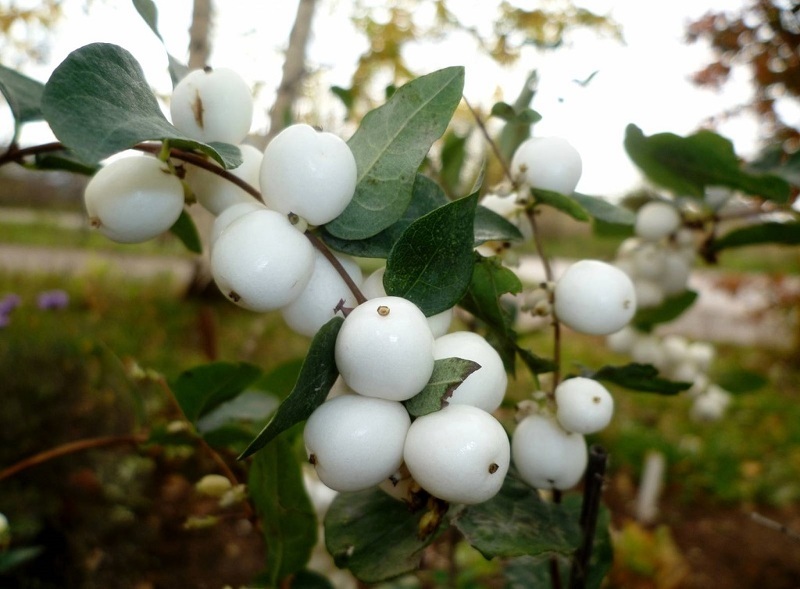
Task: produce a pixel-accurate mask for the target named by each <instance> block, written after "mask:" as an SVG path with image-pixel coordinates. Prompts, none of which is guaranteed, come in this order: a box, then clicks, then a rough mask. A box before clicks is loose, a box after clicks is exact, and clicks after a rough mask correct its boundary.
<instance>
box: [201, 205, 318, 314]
mask: <svg viewBox="0 0 800 589" xmlns="http://www.w3.org/2000/svg"><path fill="white" fill-rule="evenodd" d="M313 269H314V247H313V246H312V245H311V243H310V242H309V241H308V239H306V237H305V236H304V235H303V234H302V233H300V232H299V231H297V229H295V228H294V227H293V226H292V224H291V223H290V222H289V220H288V219H287V218H286V217H285V216H283V215H281V214H280V213H277V212H275V211H271V210H269V209H266V208H265V209H257V210H255V211H251V212H249V213H245V214H244V215H242V216H241V217H239V218H238V219H236V220H234V221H233V222H232V223H230V224H229V225H228V226H227V227H226V228H225V229H224V230H223V231H222V233H220V235H219V237H217V240H216V242H215V243H214V247H213V248H212V250H211V273H212V275H213V277H214V280H215V282H216V283H217V286H218V287H219V289H220V291H221V292H222V293H223V294H224V295H225V296H226V297H228V299H230V300H231V301H233V302H234V303H236V304H237V305H239V306H241V307H244V308H246V309H250V310H252V311H262V312H263V311H272V310H275V309H279V308H281V307H283V306H285V305H288V304H289V303H291V302H292V301H293V300H295V299H296V298H297V297H298V296H300V293H301V292H303V289H304V288H305V286H306V285H307V284H308V281H309V280H310V279H311V274H312V272H313Z"/></svg>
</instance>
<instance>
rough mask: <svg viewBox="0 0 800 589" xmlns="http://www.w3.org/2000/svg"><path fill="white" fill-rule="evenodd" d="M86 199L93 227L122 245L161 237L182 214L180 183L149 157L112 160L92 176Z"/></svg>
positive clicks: (87, 187) (162, 164) (134, 156)
mask: <svg viewBox="0 0 800 589" xmlns="http://www.w3.org/2000/svg"><path fill="white" fill-rule="evenodd" d="M83 197H84V204H85V205H86V212H87V213H88V215H89V219H90V222H91V224H92V226H93V227H96V228H97V229H98V230H99V231H100V232H101V233H102V234H103V235H105V236H106V237H108V238H109V239H112V240H113V241H118V242H120V243H140V242H143V241H147V240H149V239H153V238H154V237H157V236H159V235H161V234H162V233H164V232H165V231H167V230H168V229H169V228H170V227H172V225H173V224H174V223H175V221H177V220H178V217H180V215H181V212H182V211H183V185H182V184H181V181H180V180H179V179H178V178H177V177H176V176H174V175H173V174H171V173H170V172H169V170H168V169H167V166H166V164H164V162H162V161H160V160H159V159H157V158H155V157H152V156H149V155H141V156H139V155H132V156H125V157H121V158H119V159H115V160H112V161H111V162H110V163H108V164H106V165H105V166H103V167H102V168H100V169H99V170H98V171H97V172H96V173H95V175H94V176H92V178H91V179H90V180H89V183H88V184H87V185H86V190H85V191H84V195H83Z"/></svg>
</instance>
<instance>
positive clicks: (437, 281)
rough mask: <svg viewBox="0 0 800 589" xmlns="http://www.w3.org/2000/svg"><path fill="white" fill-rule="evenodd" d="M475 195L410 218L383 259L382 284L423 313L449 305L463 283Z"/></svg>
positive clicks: (466, 283) (466, 284)
mask: <svg viewBox="0 0 800 589" xmlns="http://www.w3.org/2000/svg"><path fill="white" fill-rule="evenodd" d="M477 203H478V194H477V193H475V194H472V195H470V196H466V197H464V198H460V199H458V200H456V201H453V202H451V203H449V204H446V205H444V206H442V207H439V208H438V209H436V210H435V211H432V212H430V213H428V214H427V215H425V216H423V217H420V218H419V219H417V220H416V221H414V222H413V223H412V224H411V225H409V226H408V228H407V229H406V230H405V231H404V232H403V234H402V235H401V236H400V239H398V240H397V243H395V244H394V247H393V248H392V251H391V252H389V257H388V258H387V259H386V273H385V274H384V277H383V284H384V286H385V287H386V293H387V294H389V295H394V296H400V297H403V298H406V299H408V300H410V301H411V302H413V303H414V304H416V305H417V306H418V307H419V308H420V309H422V312H423V313H425V315H426V316H431V315H435V314H436V313H440V312H442V311H444V310H445V309H449V308H450V307H452V306H454V305H455V304H456V303H458V301H459V300H460V299H461V297H463V296H464V293H465V292H466V291H467V288H468V287H469V283H470V279H471V277H472V268H473V266H474V261H473V260H474V258H473V247H472V244H473V231H474V224H475V207H476V206H477Z"/></svg>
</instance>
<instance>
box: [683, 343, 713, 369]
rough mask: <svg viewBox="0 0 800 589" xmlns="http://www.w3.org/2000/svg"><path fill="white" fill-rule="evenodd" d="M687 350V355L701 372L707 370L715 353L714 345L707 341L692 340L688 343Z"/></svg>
mask: <svg viewBox="0 0 800 589" xmlns="http://www.w3.org/2000/svg"><path fill="white" fill-rule="evenodd" d="M688 352H689V357H690V358H691V359H692V361H693V362H694V363H695V364H697V367H698V368H699V369H700V370H701V371H702V372H708V369H709V368H711V363H712V362H713V361H714V358H715V357H716V355H717V351H716V349H715V348H714V345H713V344H710V343H708V342H692V343H691V344H689V349H688Z"/></svg>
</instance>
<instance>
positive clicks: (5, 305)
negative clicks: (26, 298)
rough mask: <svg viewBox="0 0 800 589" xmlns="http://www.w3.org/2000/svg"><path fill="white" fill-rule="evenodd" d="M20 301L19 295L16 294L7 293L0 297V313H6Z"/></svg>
mask: <svg viewBox="0 0 800 589" xmlns="http://www.w3.org/2000/svg"><path fill="white" fill-rule="evenodd" d="M21 302H22V299H21V298H20V297H19V295H18V294H14V293H11V294H7V295H6V296H4V297H3V298H2V299H0V315H6V316H7V315H8V314H9V313H11V311H13V310H14V309H16V308H17V307H18V306H19V304H20V303H21Z"/></svg>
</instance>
